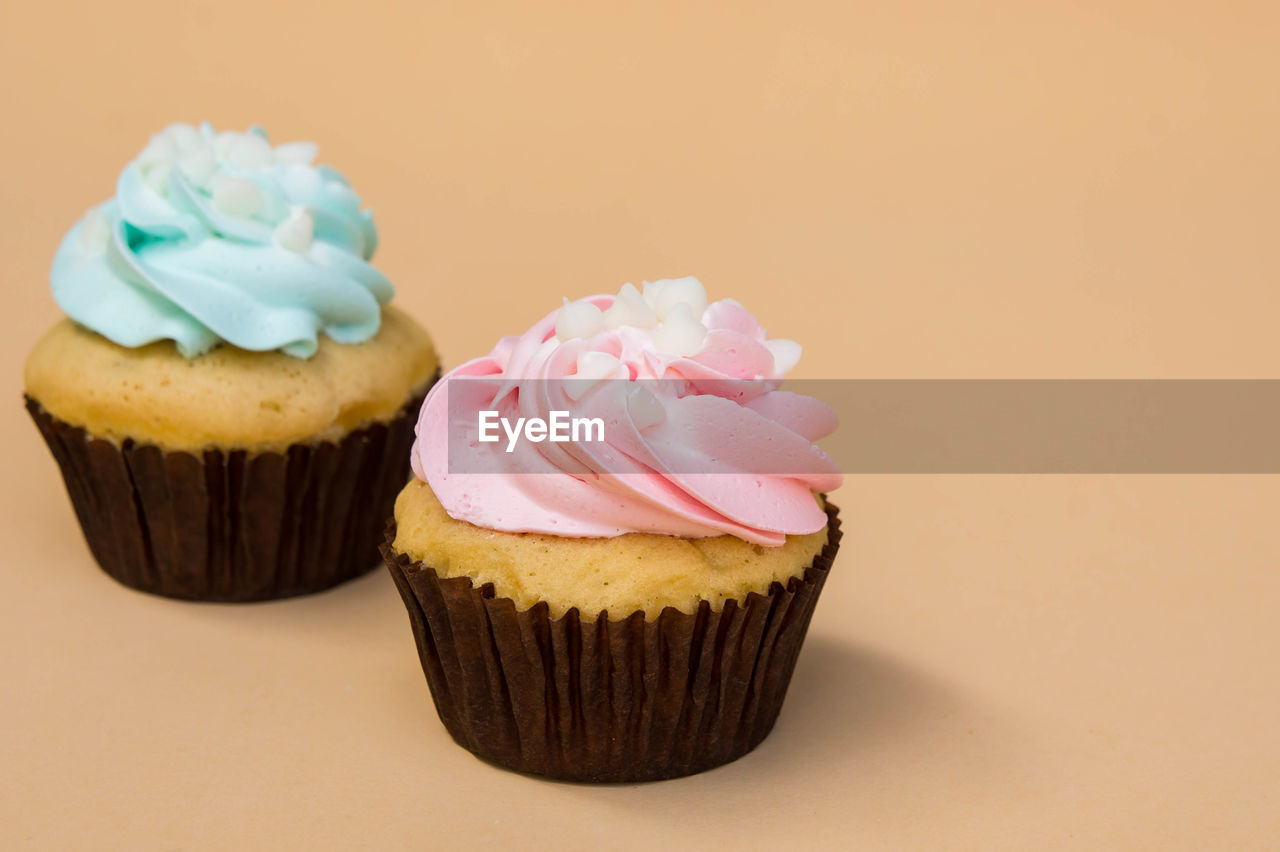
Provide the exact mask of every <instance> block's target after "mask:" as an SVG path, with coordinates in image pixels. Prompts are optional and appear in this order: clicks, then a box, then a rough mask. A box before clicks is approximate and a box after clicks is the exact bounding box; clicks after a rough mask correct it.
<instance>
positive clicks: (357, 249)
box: [51, 123, 394, 358]
mask: <svg viewBox="0 0 1280 852" xmlns="http://www.w3.org/2000/svg"><path fill="white" fill-rule="evenodd" d="M315 155H316V146H315V145H314V144H312V143H310V142H294V143H289V144H285V145H278V146H275V147H272V145H271V144H270V142H269V141H268V140H267V135H266V133H265V132H263V131H262V130H261V129H259V128H252V129H250V130H249V131H248V132H246V133H234V132H222V133H218V132H216V131H215V130H214V129H213V128H212V127H211V126H210V125H209V124H208V123H205V124H202V125H201V126H200V127H199V128H198V129H197V128H195V127H192V126H191V125H188V124H174V125H171V126H170V127H168V128H167V129H165V130H164V131H162V132H161V133H158V134H156V135H155V136H153V137H152V138H151V141H150V143H149V144H148V145H147V146H146V148H145V149H144V150H143V151H142V153H141V154H139V155H138V157H137V158H136V159H135V160H134V161H133V162H131V163H129V164H128V165H127V166H125V168H124V171H123V172H121V173H120V177H119V179H118V181H117V183H116V194H115V197H114V198H112V199H111V200H109V201H107V202H105V203H103V204H101V205H98V206H97V207H94V208H93V209H91V210H90V211H89V212H88V213H87V214H86V215H85V217H84V219H82V220H81V221H80V222H79V223H78V224H77V225H76V226H75V227H73V228H72V229H71V231H70V232H69V233H68V234H67V235H66V237H65V238H64V239H63V241H62V244H61V245H60V246H59V247H58V252H57V254H56V255H55V257H54V261H53V271H52V276H51V279H52V284H53V296H54V299H55V300H56V301H57V303H58V305H59V306H60V307H61V308H62V310H63V311H65V312H66V313H67V315H68V316H70V317H71V318H72V319H74V320H75V321H77V322H79V323H80V324H82V325H85V326H87V327H89V328H91V329H93V330H94V331H96V332H98V333H99V334H101V335H103V336H104V337H106V338H108V339H110V340H112V341H114V342H116V343H118V344H120V345H121V346H128V347H135V346H142V345H145V344H147V343H151V342H153V341H157V340H164V339H169V340H173V341H174V342H175V344H176V345H177V348H178V351H179V352H180V353H181V354H182V355H183V356H184V357H187V358H192V357H195V356H196V355H199V354H201V353H202V352H206V351H208V350H209V349H210V348H212V347H213V346H215V345H216V344H218V343H219V342H226V343H230V344H233V345H235V346H238V347H240V348H241V349H249V350H254V351H266V350H271V349H280V350H282V351H283V352H286V353H287V354H289V355H293V356H296V357H299V358H309V357H310V356H311V355H313V354H314V353H315V351H316V346H317V335H318V334H319V333H320V332H324V333H325V334H327V335H329V337H331V338H333V339H334V340H336V341H338V342H340V343H358V342H361V341H365V340H368V339H369V338H371V337H372V336H373V335H374V334H375V333H376V332H377V330H378V325H379V322H380V320H381V304H382V303H384V302H386V301H388V300H389V299H390V298H391V296H392V294H393V292H394V290H393V288H392V286H391V283H390V282H389V281H388V280H387V279H386V278H385V277H383V275H382V274H381V273H379V272H378V271H377V270H376V269H374V268H373V267H372V266H371V265H370V264H369V263H368V259H369V258H370V257H371V256H372V255H373V251H374V249H375V248H376V247H377V229H376V228H375V227H374V224H373V217H372V215H371V214H370V213H369V212H368V211H367V210H362V209H361V201H360V198H359V196H357V195H356V194H355V193H354V192H353V191H352V190H351V187H350V186H349V185H348V184H347V181H346V179H345V178H343V177H342V175H340V174H339V173H338V172H336V171H334V170H333V169H331V168H329V167H327V166H316V165H312V161H313V160H314V159H315Z"/></svg>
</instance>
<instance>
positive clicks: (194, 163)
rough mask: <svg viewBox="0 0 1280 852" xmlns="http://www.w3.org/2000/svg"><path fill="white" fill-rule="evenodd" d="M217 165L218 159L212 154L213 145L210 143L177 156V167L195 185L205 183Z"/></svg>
mask: <svg viewBox="0 0 1280 852" xmlns="http://www.w3.org/2000/svg"><path fill="white" fill-rule="evenodd" d="M217 167H218V160H217V158H216V157H215V156H214V155H213V147H212V146H210V145H203V146H201V147H199V148H192V149H191V150H190V151H187V152H186V153H184V154H183V155H182V156H181V157H180V158H178V168H179V169H181V170H182V173H183V174H184V175H186V176H187V180H189V181H191V182H192V183H193V184H195V185H196V186H204V185H206V184H207V183H208V182H209V179H210V178H211V177H213V172H214V170H215V169H217Z"/></svg>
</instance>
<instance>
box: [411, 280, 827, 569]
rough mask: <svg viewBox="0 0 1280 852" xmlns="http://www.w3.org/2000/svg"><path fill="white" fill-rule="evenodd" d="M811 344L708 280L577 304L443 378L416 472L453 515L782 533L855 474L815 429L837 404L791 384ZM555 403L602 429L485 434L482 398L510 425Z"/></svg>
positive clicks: (570, 528) (686, 531)
mask: <svg viewBox="0 0 1280 852" xmlns="http://www.w3.org/2000/svg"><path fill="white" fill-rule="evenodd" d="M799 357H800V346H799V345H798V344H796V343H794V342H793V341H790V340H782V339H770V338H769V337H768V335H767V334H766V332H765V330H764V329H763V328H761V326H760V323H759V322H758V321H757V320H756V318H755V317H754V316H753V315H752V314H751V313H749V312H748V311H747V310H746V309H745V308H743V307H742V306H741V305H740V304H738V303H737V302H736V301H734V300H732V299H723V300H721V301H718V302H715V303H712V304H710V305H708V304H707V297H706V293H705V290H704V289H703V287H702V285H701V284H700V283H699V282H698V281H697V279H694V278H682V279H676V280H664V281H656V282H652V283H647V284H645V285H644V291H643V293H642V292H640V291H639V290H637V289H636V288H635V287H634V286H632V285H630V284H627V285H625V286H624V287H623V288H622V291H621V292H620V293H618V295H616V296H610V295H600V296H592V297H589V298H586V299H582V300H580V301H577V302H569V301H568V300H566V301H565V304H564V306H563V307H562V308H560V309H559V310H556V311H553V312H552V313H550V314H548V315H547V316H546V317H544V318H543V319H542V320H541V321H540V322H539V323H538V324H536V325H535V326H534V327H533V328H531V329H529V331H527V332H526V333H524V334H523V335H520V336H518V337H506V338H503V339H502V340H501V341H499V342H498V345H497V346H496V347H495V348H494V350H493V351H492V352H490V353H489V354H488V355H486V356H484V357H482V358H477V359H475V360H472V361H469V362H467V363H465V364H463V365H461V366H460V367H458V368H456V369H454V370H452V371H451V372H450V373H448V374H447V375H446V376H445V377H444V379H443V380H442V381H441V382H440V383H438V384H437V385H436V386H435V387H434V388H433V389H432V391H431V393H430V394H429V396H428V397H427V400H426V403H425V404H424V405H423V407H422V411H421V414H420V417H419V422H418V428H417V441H416V443H415V445H414V449H413V453H412V464H413V470H414V472H415V474H416V475H417V476H418V477H419V478H420V479H422V480H424V481H425V482H426V483H427V484H428V485H429V486H430V487H431V489H432V491H433V492H434V493H435V495H436V497H437V498H438V499H439V500H440V502H441V504H442V506H443V507H444V509H445V511H446V512H448V514H449V515H450V516H451V517H453V518H455V519H458V520H463V521H467V522H470V523H473V524H476V525H478V526H482V527H486V528H489V529H494V530H501V531H505V532H539V533H549V534H553V535H561V536H616V535H621V534H624V533H630V532H646V533H662V534H668V535H676V536H684V537H689V538H698V537H705V536H714V535H722V534H725V533H728V534H731V535H735V536H737V537H739V538H742V539H745V540H747V541H751V542H755V543H758V544H762V545H769V546H773V545H779V544H782V543H783V542H784V541H785V537H786V536H787V535H800V534H807V533H812V532H816V531H817V530H820V529H822V528H823V526H824V525H825V524H826V522H827V516H826V514H825V512H824V511H823V510H822V508H821V507H820V506H819V505H818V503H817V501H816V500H815V499H814V492H825V491H830V490H833V489H835V488H837V487H839V486H840V483H841V474H840V472H839V470H838V469H837V467H836V466H835V464H834V462H832V460H831V459H830V458H829V457H828V456H827V455H826V454H825V453H824V452H823V451H822V450H821V449H819V448H818V447H817V446H815V445H814V443H813V442H814V441H816V440H818V439H819V438H821V437H823V436H825V435H827V434H830V433H831V432H832V431H833V430H834V429H835V426H836V417H835V414H834V412H833V411H832V410H831V409H830V408H829V407H828V406H827V405H826V404H824V403H822V402H820V401H819V400H817V399H814V398H812V397H808V396H803V395H800V394H795V393H791V392H788V391H784V390H782V389H781V388H780V384H781V380H782V379H783V377H784V376H785V375H786V373H787V372H789V371H790V370H791V369H792V368H793V367H794V366H795V364H796V362H797V360H798V359H799ZM557 411H559V412H565V413H566V414H567V416H568V417H570V418H573V419H579V418H581V419H583V420H584V421H590V420H593V419H598V420H599V421H600V422H601V423H602V424H603V429H602V430H599V431H596V432H591V430H589V429H584V430H583V432H582V433H581V437H582V439H581V440H568V441H558V442H555V441H550V440H542V441H531V440H516V441H514V442H512V441H508V439H507V436H506V435H503V436H502V437H501V439H500V440H496V441H495V440H492V435H488V438H489V439H488V440H481V437H482V434H481V424H480V418H479V417H478V412H493V413H494V417H496V418H500V419H503V420H505V421H507V423H508V424H510V423H518V422H520V418H524V419H525V420H526V421H527V420H529V419H531V418H536V419H541V420H542V421H544V422H549V421H550V420H551V418H552V414H553V412H557ZM491 419H492V418H491ZM601 433H602V434H601ZM588 434H590V437H591V439H590V440H588V439H587V437H588ZM596 438H601V439H599V440H597V439H596Z"/></svg>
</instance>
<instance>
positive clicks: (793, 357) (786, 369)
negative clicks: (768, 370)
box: [764, 338, 801, 379]
mask: <svg viewBox="0 0 1280 852" xmlns="http://www.w3.org/2000/svg"><path fill="white" fill-rule="evenodd" d="M764 346H765V348H766V349H768V350H769V354H770V355H772V356H773V377H774V378H775V379H780V378H782V377H783V376H785V375H786V374H787V373H790V372H791V371H792V370H793V369H795V366H796V364H797V363H799V361H800V352H801V348H800V344H799V343H796V342H795V341H794V340H784V339H783V338H778V339H777V340H766V341H765V342H764Z"/></svg>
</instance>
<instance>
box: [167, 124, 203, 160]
mask: <svg viewBox="0 0 1280 852" xmlns="http://www.w3.org/2000/svg"><path fill="white" fill-rule="evenodd" d="M164 132H165V134H166V135H167V136H168V137H169V138H170V139H172V140H173V144H175V145H177V146H178V151H179V152H183V153H185V152H186V151H190V150H191V149H193V148H197V147H199V146H200V145H202V144H204V138H203V137H202V136H201V135H200V131H199V130H196V129H195V128H194V127H192V126H191V125H190V124H170V125H169V126H168V127H166V128H165V130H164Z"/></svg>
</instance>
